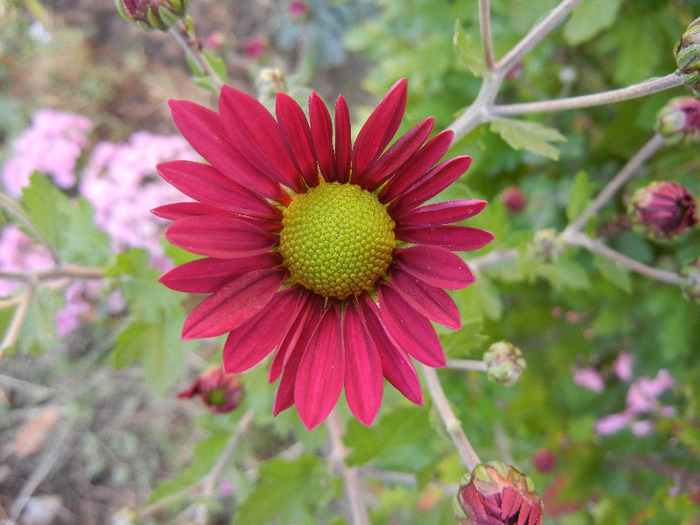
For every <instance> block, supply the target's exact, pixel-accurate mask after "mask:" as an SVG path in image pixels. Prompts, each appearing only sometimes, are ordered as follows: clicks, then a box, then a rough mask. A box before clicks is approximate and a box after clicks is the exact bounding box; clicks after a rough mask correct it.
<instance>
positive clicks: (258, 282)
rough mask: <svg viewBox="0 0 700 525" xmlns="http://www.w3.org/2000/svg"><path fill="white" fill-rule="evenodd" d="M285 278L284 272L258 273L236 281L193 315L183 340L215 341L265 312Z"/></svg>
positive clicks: (203, 303)
mask: <svg viewBox="0 0 700 525" xmlns="http://www.w3.org/2000/svg"><path fill="white" fill-rule="evenodd" d="M286 277H287V274H286V272H285V271H284V270H256V271H253V272H248V273H246V274H244V275H242V276H240V277H238V278H237V279H234V280H233V281H231V282H229V283H228V284H227V285H226V286H224V287H223V288H221V289H220V290H219V291H217V292H216V293H214V294H212V295H210V296H209V297H207V298H206V299H205V300H204V301H202V302H201V303H199V305H198V306H197V307H195V309H194V310H192V312H190V315H188V316H187V319H186V320H185V324H184V326H183V328H182V339H185V340H187V339H202V338H205V337H215V336H217V335H221V334H224V333H226V332H229V331H231V330H233V329H234V328H236V327H237V326H238V325H239V324H241V323H243V322H244V321H246V320H248V319H250V318H251V317H253V316H254V315H255V314H256V313H257V312H259V311H260V310H261V309H262V308H264V307H265V305H266V304H267V303H268V302H270V299H272V297H273V296H274V295H275V294H276V293H277V290H279V287H280V285H281V284H282V283H283V282H284V280H285V279H286Z"/></svg>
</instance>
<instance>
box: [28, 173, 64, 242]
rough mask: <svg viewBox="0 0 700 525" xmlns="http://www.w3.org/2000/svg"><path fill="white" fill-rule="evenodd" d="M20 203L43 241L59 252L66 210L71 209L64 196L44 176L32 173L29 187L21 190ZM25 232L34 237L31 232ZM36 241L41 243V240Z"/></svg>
mask: <svg viewBox="0 0 700 525" xmlns="http://www.w3.org/2000/svg"><path fill="white" fill-rule="evenodd" d="M20 202H21V204H22V205H23V207H24V209H25V211H26V212H27V215H28V216H29V218H30V219H31V220H32V222H33V223H34V225H35V226H36V228H37V230H39V232H40V233H41V235H42V236H43V237H44V239H43V240H45V241H46V242H47V243H48V244H49V246H50V247H51V248H52V249H53V250H54V251H59V247H60V246H61V244H62V241H63V239H64V231H65V227H66V221H67V210H68V209H69V208H70V207H71V203H70V200H69V199H68V197H67V196H66V194H65V193H63V192H62V191H61V190H59V189H58V188H57V187H56V186H54V185H53V184H52V183H51V181H50V180H49V178H48V177H47V176H46V175H43V174H41V173H34V174H32V176H31V177H30V178H29V186H27V187H25V188H24V189H23V190H22V197H21V199H20ZM25 232H26V233H27V234H29V235H32V236H33V235H34V232H32V231H31V230H25ZM37 240H38V241H39V242H42V239H37Z"/></svg>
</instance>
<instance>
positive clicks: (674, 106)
mask: <svg viewBox="0 0 700 525" xmlns="http://www.w3.org/2000/svg"><path fill="white" fill-rule="evenodd" d="M655 129H656V131H658V132H659V133H661V134H662V135H663V136H664V138H665V139H666V143H667V144H671V145H675V144H694V143H696V142H700V100H698V99H697V98H695V97H676V98H673V99H671V100H670V101H669V102H668V104H666V105H665V106H664V107H663V108H661V111H659V113H658V114H657V115H656V126H655Z"/></svg>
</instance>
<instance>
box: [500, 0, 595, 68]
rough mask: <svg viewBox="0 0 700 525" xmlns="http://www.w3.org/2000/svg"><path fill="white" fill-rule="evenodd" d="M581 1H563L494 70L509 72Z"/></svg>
mask: <svg viewBox="0 0 700 525" xmlns="http://www.w3.org/2000/svg"><path fill="white" fill-rule="evenodd" d="M582 1H583V0H563V1H562V2H561V3H560V4H559V5H558V6H557V7H555V8H554V9H552V11H550V13H549V14H548V15H547V16H545V17H544V18H543V19H542V21H541V22H540V23H539V24H537V25H536V26H535V27H533V28H532V29H531V30H530V32H529V33H528V34H527V35H525V36H524V37H523V39H522V40H521V41H520V42H518V43H517V44H516V45H515V47H513V49H511V50H510V51H509V52H508V54H507V55H506V56H504V57H503V58H502V59H501V60H499V61H498V63H497V64H496V69H498V70H500V71H510V70H511V68H513V66H515V65H516V64H517V63H518V62H520V60H522V58H523V57H524V56H525V55H527V54H528V53H529V52H530V51H531V50H532V48H534V47H535V46H536V45H537V44H539V43H540V41H541V40H542V39H543V38H544V37H545V36H547V35H548V34H549V33H550V32H551V31H552V30H553V29H554V28H555V27H557V26H558V25H559V24H561V23H562V22H563V21H564V20H565V19H566V17H567V16H569V14H570V13H571V11H573V10H574V8H575V7H576V6H577V5H578V4H580V3H581V2H582Z"/></svg>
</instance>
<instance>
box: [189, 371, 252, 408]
mask: <svg viewBox="0 0 700 525" xmlns="http://www.w3.org/2000/svg"><path fill="white" fill-rule="evenodd" d="M195 396H198V397H199V398H200V399H201V400H202V401H203V402H204V404H205V405H206V406H207V408H208V409H209V410H211V411H212V412H215V413H219V414H224V413H226V412H231V411H232V410H235V409H236V408H238V405H240V404H241V399H242V398H243V385H242V384H241V381H240V379H238V376H236V375H233V374H226V373H225V372H224V368H223V367H222V366H215V367H213V368H210V369H208V370H205V371H204V372H202V373H201V374H199V375H198V376H197V378H196V379H195V380H194V381H193V382H192V384H191V385H190V386H189V387H188V388H186V389H185V390H183V391H182V392H179V393H178V394H177V397H180V398H182V397H187V398H190V399H191V398H193V397H195Z"/></svg>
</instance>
